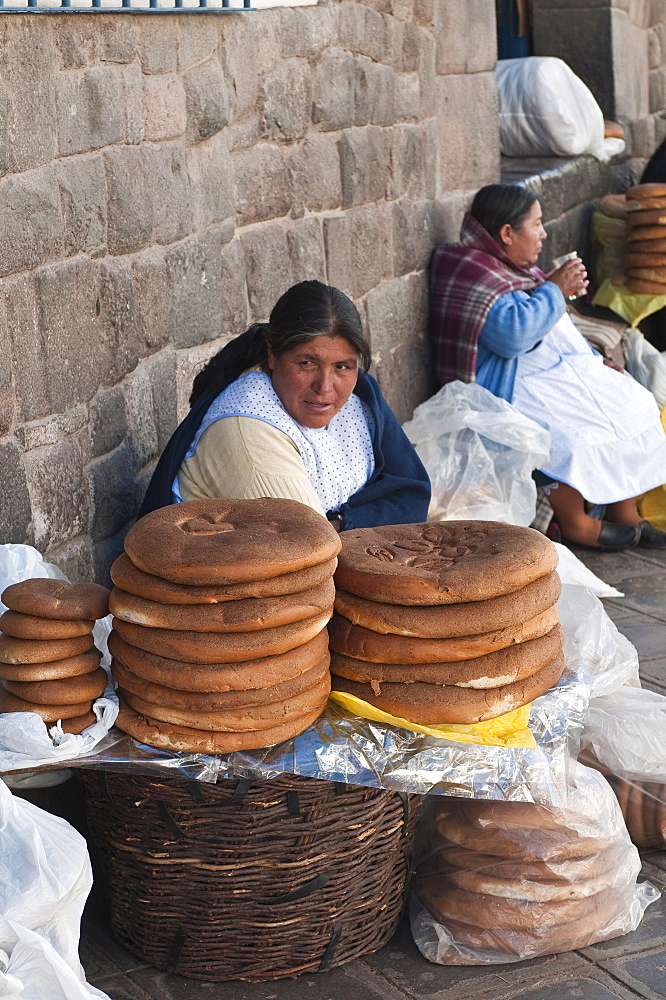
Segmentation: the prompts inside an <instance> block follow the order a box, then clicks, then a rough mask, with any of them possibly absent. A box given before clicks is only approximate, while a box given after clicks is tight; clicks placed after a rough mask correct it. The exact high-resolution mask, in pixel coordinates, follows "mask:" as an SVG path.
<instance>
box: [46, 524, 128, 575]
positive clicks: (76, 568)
mask: <svg viewBox="0 0 666 1000" xmlns="http://www.w3.org/2000/svg"><path fill="white" fill-rule="evenodd" d="M44 554H45V556H46V558H47V559H48V561H49V562H52V563H55V565H56V566H57V567H58V569H61V570H62V572H63V573H64V574H65V576H66V577H67V579H68V580H70V581H71V582H72V583H92V582H97V583H101V584H102V585H103V586H105V587H111V586H112V584H111V581H110V578H109V576H108V573H107V576H106V577H105V578H102V577H100V576H98V575H97V573H96V571H95V566H94V562H93V552H92V551H91V547H90V539H89V538H88V537H87V536H86V535H82V536H79V537H78V538H73V539H72V540H71V541H70V542H65V544H64V545H62V546H59V547H58V548H50V549H48V551H47V552H45V553H44ZM118 555H120V553H118Z"/></svg>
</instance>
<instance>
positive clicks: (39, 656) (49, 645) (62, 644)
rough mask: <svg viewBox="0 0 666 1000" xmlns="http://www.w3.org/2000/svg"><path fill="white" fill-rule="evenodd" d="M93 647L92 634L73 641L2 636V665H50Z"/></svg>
mask: <svg viewBox="0 0 666 1000" xmlns="http://www.w3.org/2000/svg"><path fill="white" fill-rule="evenodd" d="M92 647H93V637H92V635H91V634H90V633H89V634H88V635H79V636H75V637H74V638H73V639H15V638H14V636H13V635H0V663H49V662H50V661H51V660H64V659H66V658H67V657H69V656H78V654H79V653H85V652H86V650H88V649H92ZM1 673H2V668H0V674H1Z"/></svg>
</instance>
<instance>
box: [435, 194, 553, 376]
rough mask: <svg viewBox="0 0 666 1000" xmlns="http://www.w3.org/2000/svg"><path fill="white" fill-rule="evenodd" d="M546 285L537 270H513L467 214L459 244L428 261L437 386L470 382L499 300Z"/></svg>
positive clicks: (438, 250)
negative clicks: (489, 317)
mask: <svg viewBox="0 0 666 1000" xmlns="http://www.w3.org/2000/svg"><path fill="white" fill-rule="evenodd" d="M545 280H546V275H545V274H544V273H543V271H541V270H540V269H539V268H538V267H536V266H533V267H529V268H521V267H518V266H517V265H516V264H514V263H513V262H512V261H511V260H510V259H509V257H507V255H506V253H505V252H504V250H503V249H502V247H501V246H500V245H499V243H496V242H495V240H494V239H493V238H492V236H490V234H489V233H488V232H487V230H485V229H484V228H483V226H482V225H481V224H480V223H479V222H477V221H476V219H474V218H473V217H472V216H471V215H470V214H469V212H467V214H466V215H465V218H464V219H463V224H462V228H461V230H460V243H447V244H445V245H444V246H441V247H437V248H436V250H435V251H434V252H433V255H432V257H431V259H430V342H431V344H432V350H433V355H434V362H435V371H436V375H437V382H438V385H439V386H442V385H445V384H446V383H447V382H453V380H454V379H460V381H461V382H474V380H475V378H476V356H477V350H478V343H479V336H480V334H481V330H482V329H483V324H484V323H485V321H486V316H487V315H488V313H489V312H490V309H491V307H492V306H493V305H494V304H495V302H496V301H497V299H498V298H499V297H500V295H505V294H506V293H507V292H515V291H519V290H520V291H524V292H529V291H531V290H532V289H534V288H536V286H537V285H540V284H541V283H542V282H543V281H545Z"/></svg>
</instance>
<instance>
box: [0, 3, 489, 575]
mask: <svg viewBox="0 0 666 1000" xmlns="http://www.w3.org/2000/svg"><path fill="white" fill-rule="evenodd" d="M493 10H494V4H493V0H465V2H464V3H461V2H460V0H366V2H347V0H344V2H337V0H335V2H325V3H321V4H320V5H319V6H317V7H310V8H302V9H293V10H289V9H279V10H274V11H261V12H258V13H256V14H242V15H241V14H239V15H232V16H217V15H213V14H211V15H200V14H197V15H196V16H191V15H190V16H188V15H187V14H182V15H173V16H171V15H160V16H159V17H151V16H149V15H145V16H126V15H118V14H109V15H107V14H100V15H82V14H77V15H75V16H67V15H54V16H49V17H44V16H31V15H25V16H23V15H10V16H5V17H2V18H1V19H0V51H2V62H1V63H0V231H1V232H2V236H3V239H2V240H1V241H0V342H1V356H2V358H3V361H4V363H3V365H2V366H1V367H0V467H1V468H2V470H3V476H2V483H3V489H2V493H1V494H0V542H7V541H14V542H23V541H26V542H29V543H31V544H34V545H36V546H37V548H39V549H40V550H41V551H43V552H45V553H46V555H47V556H48V557H49V558H51V559H52V560H53V561H56V562H57V563H58V564H59V565H60V566H61V567H62V568H63V569H64V570H65V571H66V572H67V573H69V574H70V576H71V578H72V579H92V578H97V579H100V580H104V579H105V578H106V574H107V571H108V566H109V565H110V562H111V560H112V559H113V558H114V556H115V555H116V553H117V552H118V551H119V549H120V546H121V544H122V537H123V534H124V531H125V530H126V528H127V526H128V523H129V522H130V521H131V519H132V518H133V516H134V515H135V513H136V510H137V507H138V504H139V502H140V499H141V497H142V495H143V491H144V489H145V485H146V481H147V478H148V476H149V475H150V472H151V470H152V468H153V466H154V462H155V459H156V457H157V455H158V454H159V452H160V450H161V449H162V447H163V445H164V444H165V442H166V440H167V439H168V437H169V434H170V433H171V431H172V429H173V427H174V426H175V424H176V421H177V417H178V415H179V414H181V415H182V413H183V412H184V410H185V409H186V399H187V395H188V393H189V388H190V385H191V380H192V376H193V374H194V372H195V371H196V370H197V368H198V367H199V366H200V365H201V364H202V362H203V361H205V360H206V359H207V358H208V357H209V356H210V355H211V354H212V353H214V352H215V351H216V350H218V349H219V348H220V347H221V346H222V345H223V344H224V343H225V342H226V341H227V340H228V339H229V338H230V337H233V336H235V335H236V334H238V333H240V332H242V330H243V329H244V328H245V327H246V325H247V324H248V323H249V322H251V321H254V320H258V319H264V318H266V317H267V315H268V313H269V311H270V309H271V307H272V305H273V303H274V302H275V300H276V299H277V297H278V296H279V295H280V294H281V293H282V292H283V291H284V290H285V289H286V288H288V287H289V286H290V285H291V284H292V283H293V282H295V281H299V280H302V279H305V278H315V277H316V278H321V279H324V280H328V281H329V282H331V283H332V284H335V285H338V286H339V287H341V288H343V289H344V290H345V291H347V292H348V293H349V294H351V295H352V296H353V298H354V299H355V301H356V302H357V304H358V305H359V307H360V309H361V312H362V314H363V316H364V319H365V322H366V324H367V329H368V331H369V334H370V337H371V341H372V348H373V354H374V359H375V370H376V372H377V373H378V376H379V378H380V381H381V383H382V386H383V387H384V390H385V392H386V394H387V396H388V398H389V401H390V402H391V403H392V405H393V406H394V408H395V410H396V412H397V414H398V416H399V417H400V419H402V420H404V419H406V418H408V417H409V416H410V415H411V410H412V408H413V406H414V405H415V404H416V403H418V402H419V401H421V400H422V399H424V398H425V397H426V396H427V395H428V394H429V391H430V388H431V387H430V382H429V375H428V372H429V368H430V366H429V362H428V352H427V347H426V343H425V325H426V284H425V267H426V264H427V261H428V257H429V254H430V252H431V249H432V247H433V246H434V245H435V244H436V243H437V242H439V241H441V240H443V239H454V238H455V237H456V236H457V231H458V226H459V221H460V217H461V214H462V211H463V208H464V207H465V205H466V203H467V200H468V196H469V191H470V190H472V189H475V188H476V187H478V186H480V185H481V184H484V183H487V182H491V181H494V180H496V179H497V177H498V169H499V158H498V141H497V120H496V95H495V83H494V64H495V58H496V50H495V26H494V14H493Z"/></svg>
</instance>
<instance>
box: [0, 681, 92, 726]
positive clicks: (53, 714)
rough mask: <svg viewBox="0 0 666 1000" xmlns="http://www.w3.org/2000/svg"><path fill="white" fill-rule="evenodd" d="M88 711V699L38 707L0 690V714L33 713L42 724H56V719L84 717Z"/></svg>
mask: <svg viewBox="0 0 666 1000" xmlns="http://www.w3.org/2000/svg"><path fill="white" fill-rule="evenodd" d="M89 711H90V699H88V700H86V701H83V702H80V701H78V702H76V703H74V702H72V704H67V705H38V704H35V703H34V702H31V701H24V700H23V698H17V697H16V695H13V694H11V692H9V691H7V690H5V689H0V714H2V713H3V712H34V713H35V714H36V715H39V716H40V718H42V719H43V720H44V722H57V721H58V719H73V718H74V716H76V715H85V713H86V712H89Z"/></svg>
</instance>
